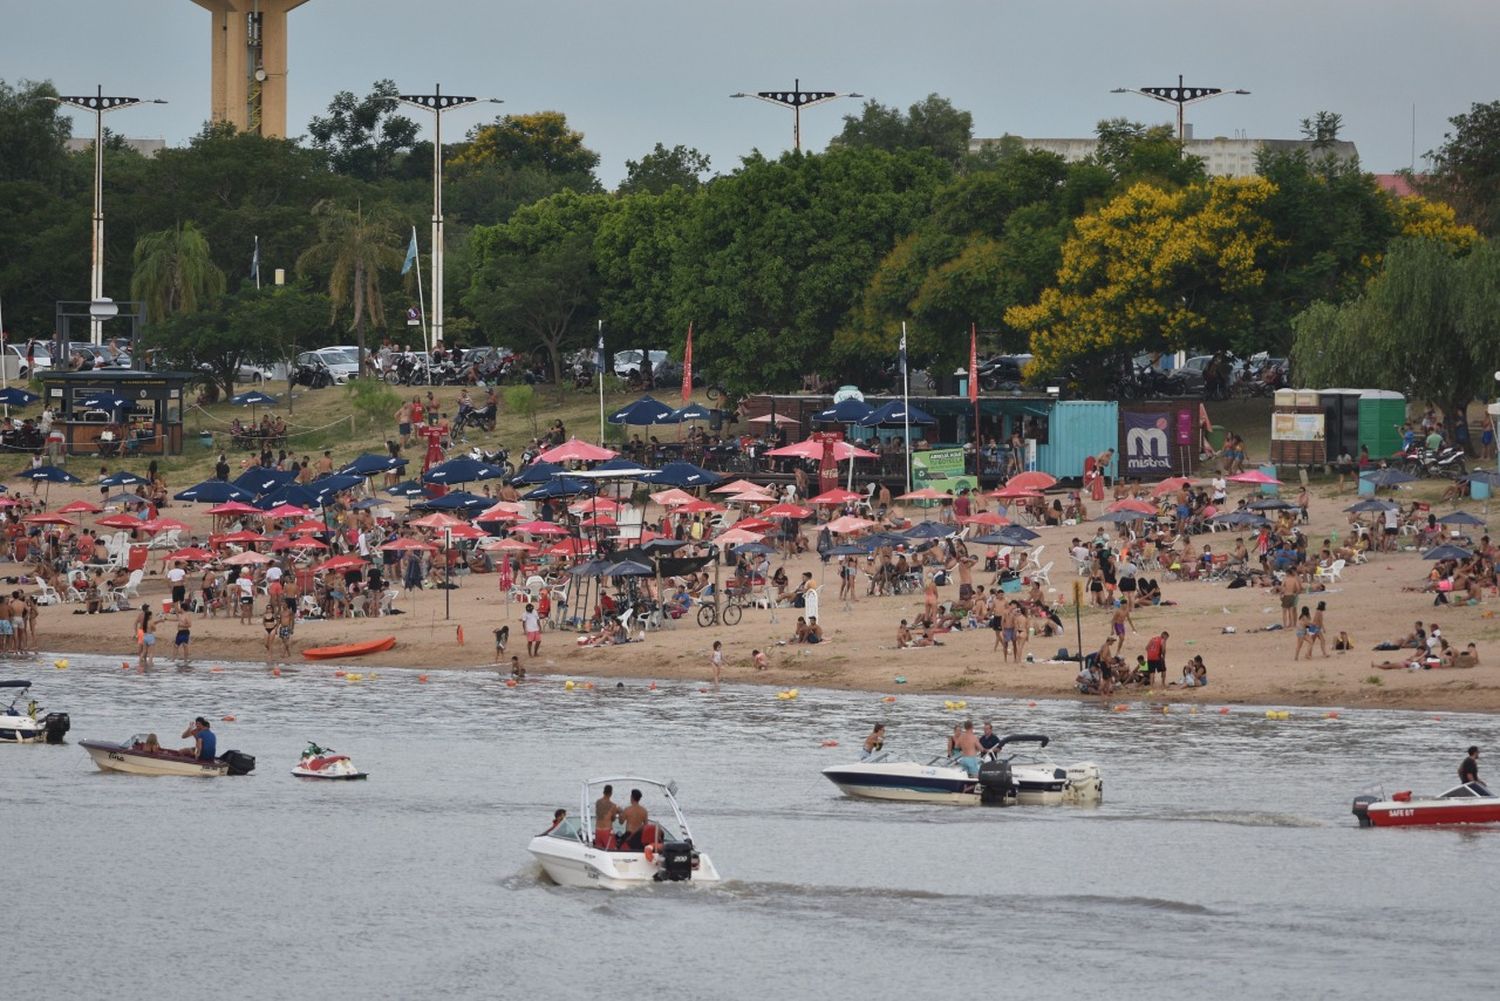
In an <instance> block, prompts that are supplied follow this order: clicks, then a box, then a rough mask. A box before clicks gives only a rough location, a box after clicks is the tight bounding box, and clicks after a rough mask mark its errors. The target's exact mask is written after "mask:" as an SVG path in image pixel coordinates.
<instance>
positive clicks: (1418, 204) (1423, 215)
mask: <svg viewBox="0 0 1500 1001" xmlns="http://www.w3.org/2000/svg"><path fill="white" fill-rule="evenodd" d="M1395 214H1396V224H1397V225H1398V226H1399V227H1400V230H1401V235H1402V236H1404V237H1409V238H1411V239H1413V240H1432V241H1433V242H1435V243H1442V244H1446V245H1447V246H1448V247H1449V248H1450V249H1451V250H1453V251H1455V252H1457V253H1468V252H1469V251H1470V250H1473V249H1474V244H1475V243H1476V242H1478V240H1479V231H1478V230H1476V229H1475V228H1474V227H1473V226H1466V225H1464V224H1463V223H1460V222H1459V221H1458V214H1457V213H1456V212H1454V211H1453V206H1451V205H1449V204H1447V203H1446V202H1435V201H1431V200H1429V199H1427V198H1423V197H1422V196H1421V195H1407V196H1405V197H1398V198H1396V199H1395Z"/></svg>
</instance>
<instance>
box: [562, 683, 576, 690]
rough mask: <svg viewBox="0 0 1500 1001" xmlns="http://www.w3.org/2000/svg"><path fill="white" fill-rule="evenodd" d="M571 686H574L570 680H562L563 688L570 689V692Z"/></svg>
mask: <svg viewBox="0 0 1500 1001" xmlns="http://www.w3.org/2000/svg"><path fill="white" fill-rule="evenodd" d="M573 687H574V686H573V682H572V681H564V682H563V688H564V689H565V690H567V691H570V692H571V691H572V690H573Z"/></svg>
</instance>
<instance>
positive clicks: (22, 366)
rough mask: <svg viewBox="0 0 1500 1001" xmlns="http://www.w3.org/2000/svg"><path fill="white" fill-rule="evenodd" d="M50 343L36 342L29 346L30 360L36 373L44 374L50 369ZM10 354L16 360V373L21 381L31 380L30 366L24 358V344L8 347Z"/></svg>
mask: <svg viewBox="0 0 1500 1001" xmlns="http://www.w3.org/2000/svg"><path fill="white" fill-rule="evenodd" d="M51 348H52V343H51V342H50V341H36V342H34V343H33V344H32V346H31V360H32V361H34V362H35V363H36V370H37V372H38V373H41V372H46V371H48V370H49V369H51V368H52V351H51ZM10 353H11V354H12V355H13V356H14V357H15V359H16V373H17V375H18V376H19V377H20V378H22V379H30V378H31V364H30V363H29V362H28V361H27V358H26V344H25V343H24V342H23V343H21V344H12V345H10Z"/></svg>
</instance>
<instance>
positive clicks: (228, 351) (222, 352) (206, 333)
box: [142, 285, 328, 396]
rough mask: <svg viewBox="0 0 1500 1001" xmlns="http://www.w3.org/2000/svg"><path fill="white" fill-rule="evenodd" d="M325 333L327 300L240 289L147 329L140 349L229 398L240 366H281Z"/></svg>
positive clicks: (303, 293) (302, 292)
mask: <svg viewBox="0 0 1500 1001" xmlns="http://www.w3.org/2000/svg"><path fill="white" fill-rule="evenodd" d="M327 328H328V300H327V299H326V298H325V297H323V296H322V295H319V294H317V293H315V292H311V291H309V290H308V289H306V288H303V287H299V286H287V287H284V288H280V289H263V290H258V289H256V288H255V287H254V286H253V285H245V286H243V287H242V288H240V290H239V291H237V292H235V293H233V294H230V295H225V296H221V297H220V298H219V299H218V300H216V301H215V302H214V303H213V305H212V307H211V308H205V309H200V310H198V311H197V312H195V313H182V314H176V315H171V316H167V317H165V318H163V319H162V320H160V321H159V322H152V323H150V324H149V325H147V327H146V329H145V331H144V334H143V341H144V344H143V345H142V347H143V349H144V350H145V351H146V352H147V353H148V354H149V355H150V356H151V357H152V358H153V360H154V361H155V362H156V363H157V364H159V365H164V366H166V367H170V368H176V369H180V370H182V371H186V372H198V371H201V372H204V373H205V374H206V377H207V381H208V382H209V383H210V384H212V385H213V386H215V387H217V388H218V389H220V390H222V392H223V393H224V395H225V396H230V395H233V393H234V384H235V380H236V379H237V378H238V375H239V370H240V366H241V365H244V364H250V363H253V364H257V365H271V364H274V363H275V362H278V361H282V360H284V359H286V358H288V357H290V356H291V354H292V353H293V351H294V349H295V347H296V346H297V345H298V344H302V345H308V344H314V343H317V342H318V341H319V340H320V339H321V336H320V335H322V334H323V332H324V331H326V330H327Z"/></svg>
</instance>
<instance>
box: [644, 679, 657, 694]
mask: <svg viewBox="0 0 1500 1001" xmlns="http://www.w3.org/2000/svg"><path fill="white" fill-rule="evenodd" d="M646 687H647V689H648V690H649V691H653V692H654V691H656V682H654V681H653V682H651V684H650V685H648V686H646Z"/></svg>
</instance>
